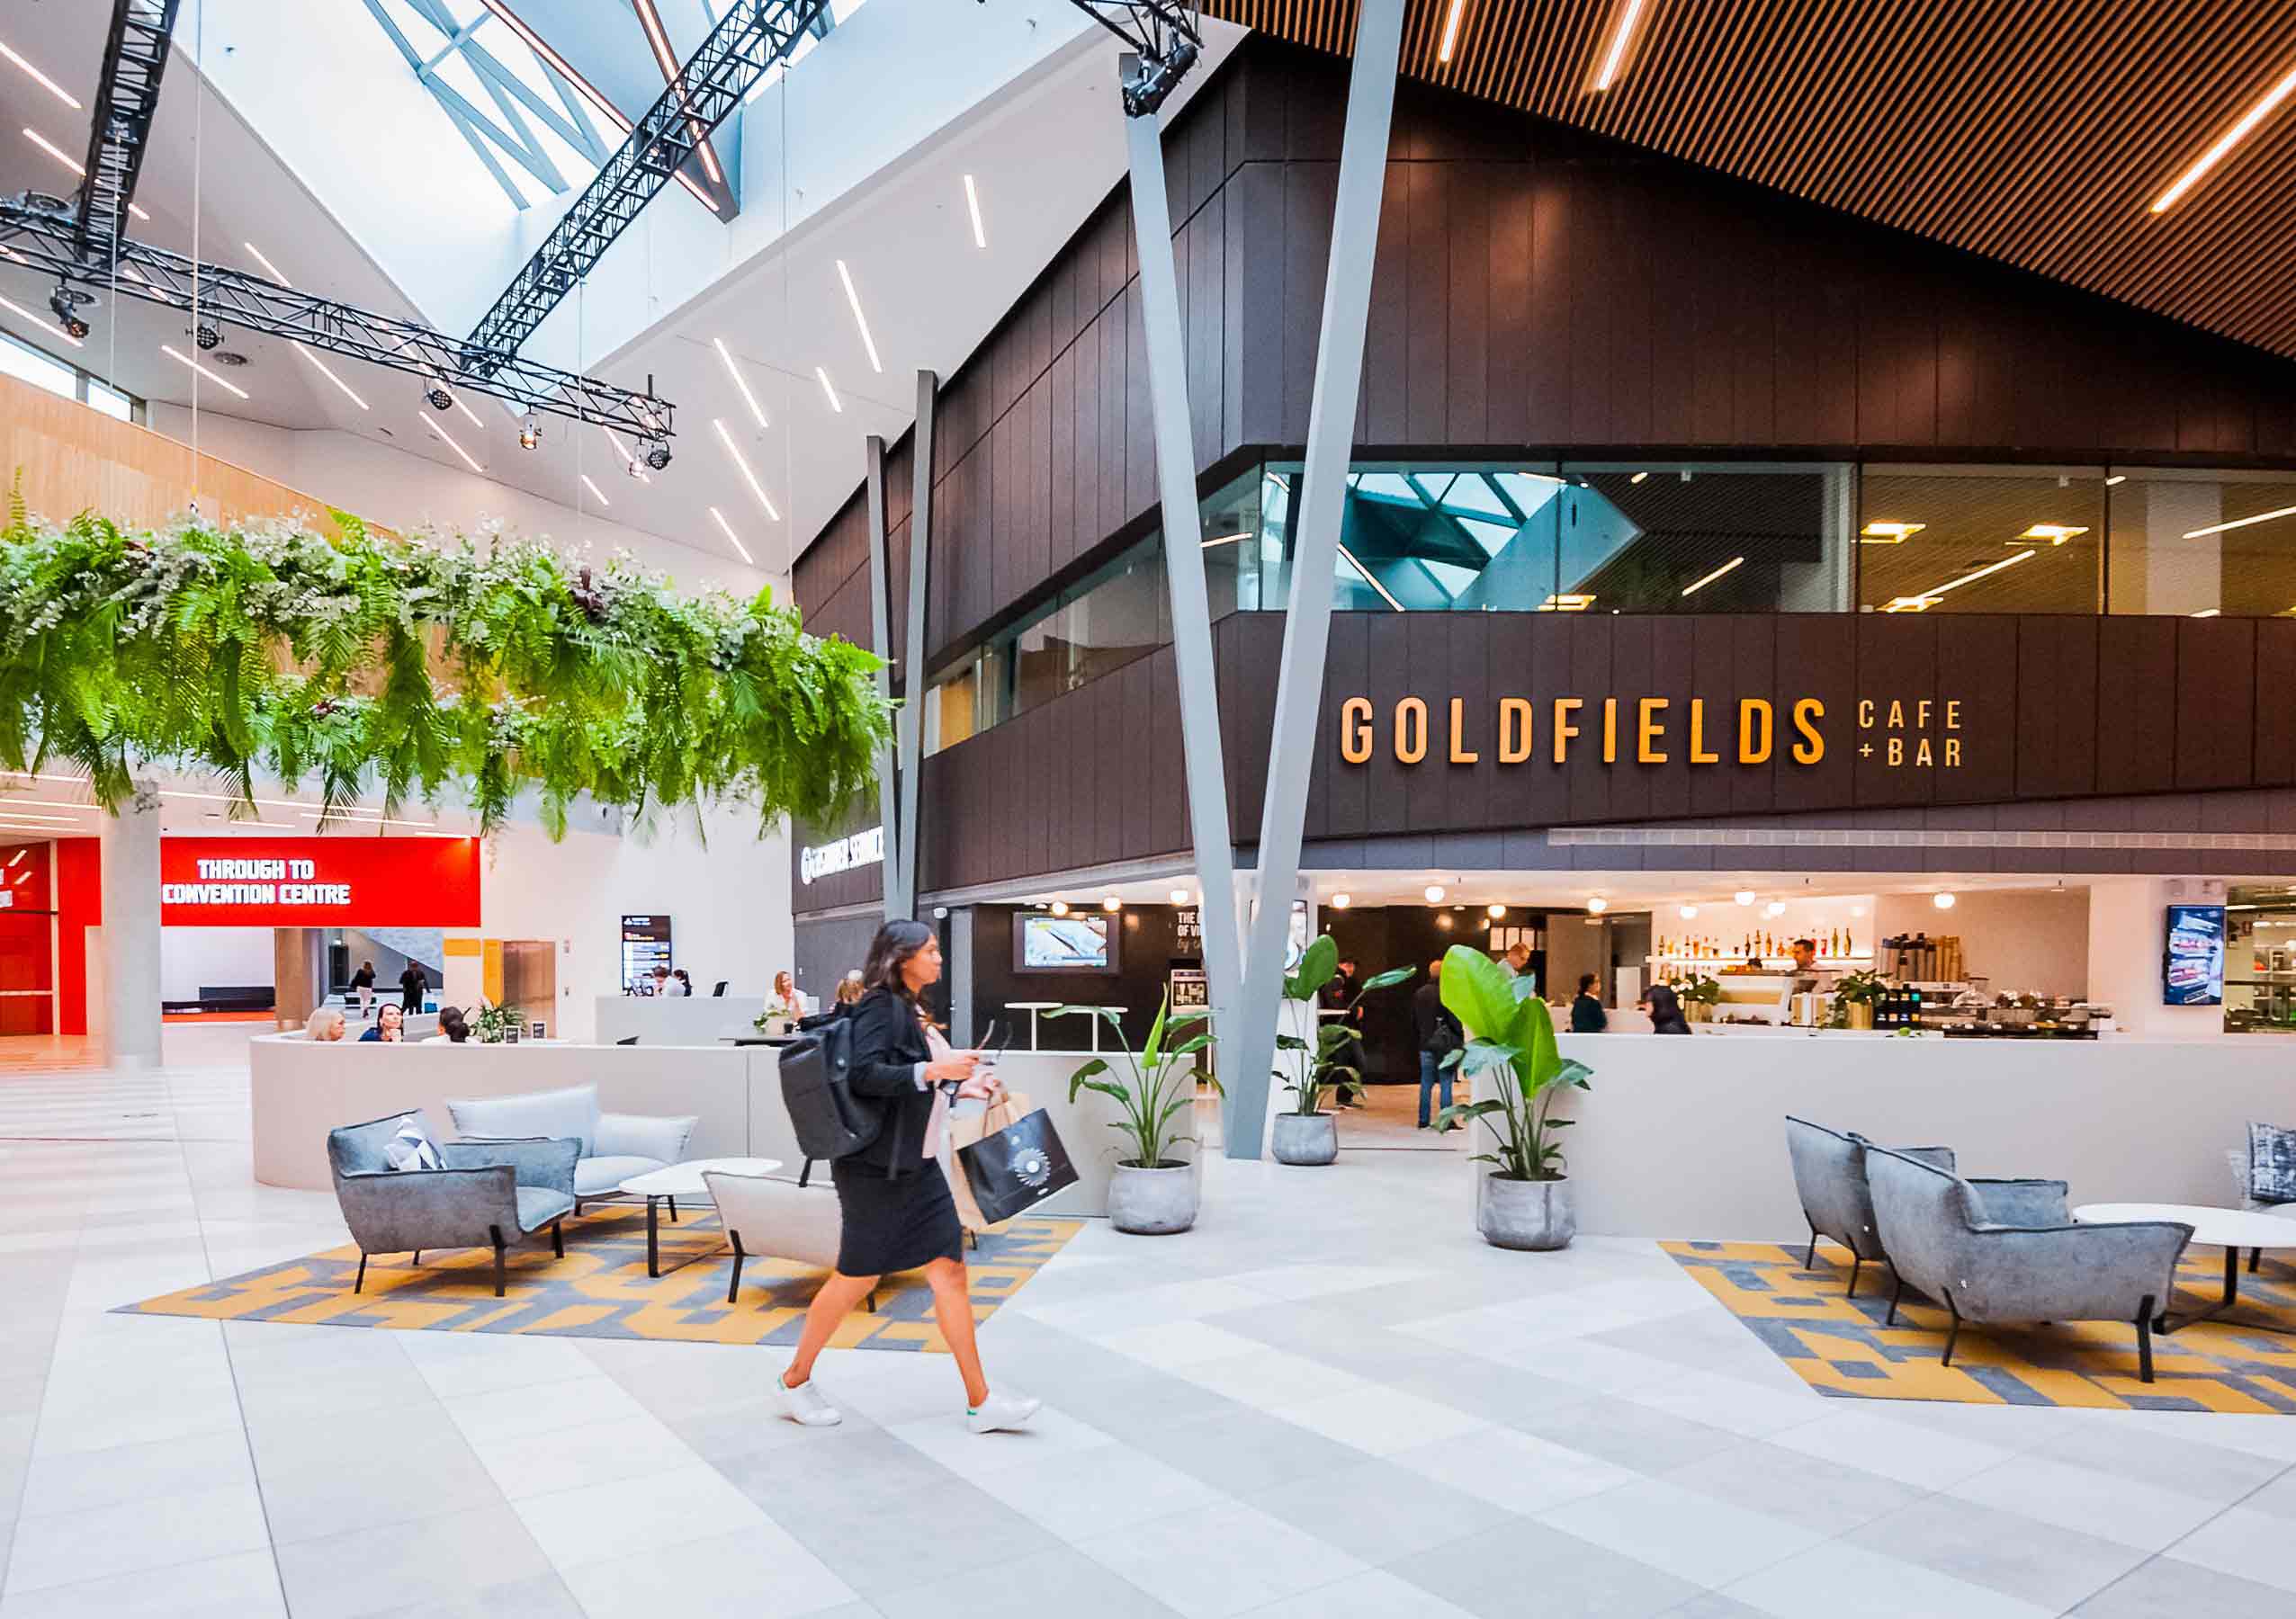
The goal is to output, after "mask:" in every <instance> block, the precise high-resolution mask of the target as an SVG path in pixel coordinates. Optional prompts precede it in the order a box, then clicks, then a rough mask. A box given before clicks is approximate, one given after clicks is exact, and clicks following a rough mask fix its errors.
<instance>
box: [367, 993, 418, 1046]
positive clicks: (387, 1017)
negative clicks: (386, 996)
mask: <svg viewBox="0 0 2296 1619" xmlns="http://www.w3.org/2000/svg"><path fill="white" fill-rule="evenodd" d="M406 1038H407V1014H406V1013H405V1012H404V1011H402V1010H400V1009H399V1007H397V1006H392V1005H391V1004H390V1002H388V1001H385V1002H384V1003H383V1005H382V1009H381V1011H380V1012H379V1013H377V1014H376V1015H375V1020H374V1027H373V1028H372V1029H369V1030H368V1031H367V1032H366V1033H363V1034H362V1035H360V1036H359V1040H360V1042H361V1043H364V1042H367V1041H370V1040H387V1041H390V1042H394V1043H395V1042H399V1041H403V1040H405V1039H406Z"/></svg>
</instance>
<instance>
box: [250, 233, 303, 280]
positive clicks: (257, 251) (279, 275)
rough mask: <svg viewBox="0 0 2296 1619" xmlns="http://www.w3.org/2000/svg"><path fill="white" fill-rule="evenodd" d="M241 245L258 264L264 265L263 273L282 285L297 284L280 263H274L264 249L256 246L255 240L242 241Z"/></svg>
mask: <svg viewBox="0 0 2296 1619" xmlns="http://www.w3.org/2000/svg"><path fill="white" fill-rule="evenodd" d="M239 246H242V247H244V248H246V249H247V256H248V257H250V258H252V259H254V260H255V262H256V264H261V265H262V266H263V273H265V275H268V276H269V277H271V279H272V280H274V281H275V282H278V283H279V284H280V285H281V286H283V287H291V286H293V285H294V284H295V283H294V282H291V281H289V280H288V279H287V275H286V273H285V272H284V271H283V270H281V269H280V267H279V266H278V265H276V264H273V263H272V262H271V261H270V260H269V259H268V258H266V257H265V256H264V251H263V249H262V248H260V247H258V246H256V245H255V244H254V243H253V242H242V243H240V244H239Z"/></svg>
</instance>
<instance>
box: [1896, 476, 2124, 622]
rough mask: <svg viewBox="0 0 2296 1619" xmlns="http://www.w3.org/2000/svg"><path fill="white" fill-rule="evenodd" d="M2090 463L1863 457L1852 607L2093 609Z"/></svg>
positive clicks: (2099, 576)
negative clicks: (1916, 461)
mask: <svg viewBox="0 0 2296 1619" xmlns="http://www.w3.org/2000/svg"><path fill="white" fill-rule="evenodd" d="M2105 477H2106V474H2105V470H2104V469H2103V468H2102V467H2018V468H2003V467H1895V466H1879V465H1875V466H1868V467H1866V468H1865V469H1864V476H1863V478H1862V479H1861V486H1860V491H1859V494H1860V500H1859V514H1858V515H1859V527H1858V604H1859V606H1860V607H1861V608H1863V609H1864V610H1866V611H1868V612H1875V613H2095V612H2096V611H2098V608H2099V605H2100V604H2101V603H2102V601H2103V578H2104V575H2103V559H2104V546H2103V539H2104V507H2105V496H2107V494H2108V493H2112V494H2117V493H2118V490H2112V491H2108V490H2107V488H2106V487H2105V481H2104V480H2105Z"/></svg>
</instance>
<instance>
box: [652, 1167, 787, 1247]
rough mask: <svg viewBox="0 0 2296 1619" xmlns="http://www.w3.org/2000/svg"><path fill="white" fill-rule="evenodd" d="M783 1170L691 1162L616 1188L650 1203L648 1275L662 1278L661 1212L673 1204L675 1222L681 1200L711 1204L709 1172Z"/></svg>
mask: <svg viewBox="0 0 2296 1619" xmlns="http://www.w3.org/2000/svg"><path fill="white" fill-rule="evenodd" d="M780 1167H781V1160H780V1159H779V1158H688V1159H687V1160H686V1162H684V1163H682V1164H672V1165H671V1166H670V1167H668V1168H667V1169H649V1170H647V1171H646V1173H645V1174H643V1175H633V1176H631V1177H630V1178H629V1179H628V1180H626V1181H623V1183H622V1185H619V1186H617V1187H615V1188H614V1190H616V1191H618V1192H622V1193H625V1194H628V1195H630V1196H632V1197H642V1198H644V1199H645V1200H646V1275H649V1276H659V1275H661V1224H660V1219H661V1216H660V1209H661V1205H662V1203H664V1202H667V1203H668V1204H669V1217H670V1218H671V1219H672V1220H675V1219H677V1200H678V1199H679V1198H681V1197H689V1198H693V1199H695V1200H696V1201H699V1202H706V1201H707V1200H708V1198H709V1195H710V1187H709V1183H708V1182H706V1181H704V1179H703V1178H702V1176H703V1173H704V1171H705V1170H712V1169H714V1170H717V1171H719V1172H720V1173H722V1174H725V1175H771V1174H772V1173H773V1172H774V1171H775V1170H776V1169H778V1168H780Z"/></svg>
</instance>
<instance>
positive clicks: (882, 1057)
mask: <svg viewBox="0 0 2296 1619" xmlns="http://www.w3.org/2000/svg"><path fill="white" fill-rule="evenodd" d="M852 1024H853V1033H852V1042H853V1044H852V1052H853V1066H852V1067H851V1068H850V1069H848V1070H847V1072H846V1084H847V1086H848V1087H850V1088H851V1090H852V1091H853V1093H854V1095H856V1096H867V1097H869V1098H870V1099H871V1100H872V1101H874V1102H878V1103H880V1104H882V1105H883V1108H884V1124H883V1128H881V1129H880V1130H879V1131H878V1132H877V1139H876V1140H874V1141H871V1142H870V1143H869V1144H868V1145H867V1146H866V1147H864V1148H863V1149H861V1150H860V1151H858V1152H857V1153H855V1154H854V1155H853V1157H852V1158H851V1159H850V1160H848V1161H850V1162H853V1163H857V1164H865V1165H867V1166H868V1167H870V1168H872V1169H876V1170H879V1171H882V1172H884V1173H888V1174H889V1173H891V1172H892V1170H894V1169H895V1168H898V1169H899V1170H900V1171H901V1174H903V1175H908V1174H912V1173H914V1172H915V1171H917V1170H919V1169H929V1168H931V1167H932V1166H931V1165H929V1164H928V1163H926V1162H925V1161H924V1157H923V1154H924V1150H925V1127H926V1125H927V1124H928V1123H930V1122H931V1119H932V1116H933V1092H932V1088H931V1087H929V1086H928V1087H927V1088H925V1089H923V1090H919V1089H918V1088H917V1065H918V1064H919V1063H920V1062H930V1061H931V1060H932V1059H933V1051H932V1048H931V1047H930V1046H928V1045H927V1044H926V1043H925V1028H924V1025H923V1024H920V1023H919V1022H918V1021H917V1003H916V1002H915V1001H912V1000H910V998H909V997H906V996H901V995H895V994H894V993H893V992H892V990H890V989H884V988H878V989H872V990H870V991H869V993H868V994H866V995H865V996H863V997H861V1001H860V1004H859V1005H858V1006H855V1007H854V1008H853V1013H852Z"/></svg>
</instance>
